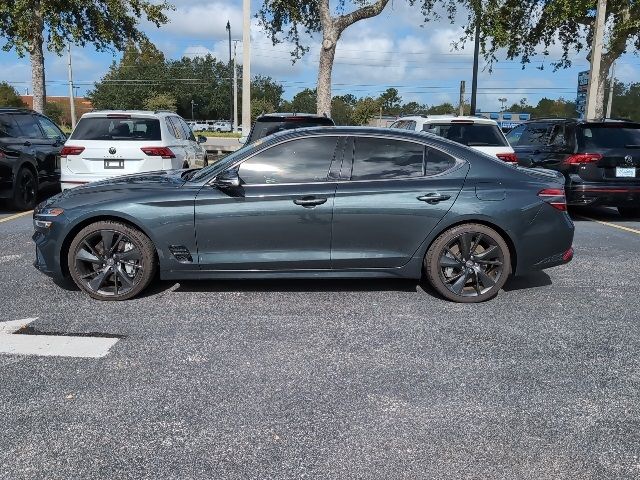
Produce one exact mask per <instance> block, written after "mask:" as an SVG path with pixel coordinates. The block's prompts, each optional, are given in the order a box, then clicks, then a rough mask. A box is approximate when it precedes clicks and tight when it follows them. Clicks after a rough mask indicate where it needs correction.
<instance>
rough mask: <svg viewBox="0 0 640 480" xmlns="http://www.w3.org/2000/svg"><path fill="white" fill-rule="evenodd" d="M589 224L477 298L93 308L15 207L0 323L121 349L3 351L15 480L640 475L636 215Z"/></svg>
mask: <svg viewBox="0 0 640 480" xmlns="http://www.w3.org/2000/svg"><path fill="white" fill-rule="evenodd" d="M584 217H588V218H589V219H586V218H584ZM575 221H576V238H575V245H574V246H575V249H576V257H575V259H574V261H573V262H572V263H570V264H569V265H567V266H563V267H558V268H555V269H551V270H548V271H546V272H542V273H539V274H536V275H531V276H528V277H524V278H517V279H512V280H510V281H509V283H507V285H506V287H505V291H503V292H501V294H500V295H499V296H498V298H497V299H495V300H493V301H491V302H488V303H484V304H480V305H459V304H453V303H449V302H446V301H443V300H441V299H439V298H437V297H435V296H433V295H432V294H430V293H429V292H425V291H424V290H423V289H422V288H421V287H419V286H418V285H416V284H415V283H414V282H405V281H388V280H376V281H352V280H349V281H295V282H294V281H291V282H289V281H261V282H257V281H252V282H237V281H234V282H181V283H167V282H161V283H158V284H156V285H155V286H154V288H152V291H151V293H150V294H148V295H146V296H144V297H142V298H139V299H136V300H133V301H128V302H122V303H109V302H105V303H100V302H96V301H93V300H90V299H89V298H88V297H86V296H85V295H83V294H81V293H80V292H79V291H74V290H65V289H62V288H60V287H58V286H57V285H55V284H54V283H53V282H52V281H51V280H50V279H49V278H47V277H45V276H43V275H41V274H40V273H38V272H37V271H36V270H35V269H34V268H33V267H32V265H31V264H32V261H33V258H32V257H33V250H34V249H33V246H32V242H31V239H30V236H31V233H32V225H31V217H30V215H29V214H27V215H23V216H15V212H8V211H4V210H1V209H0V289H1V292H2V295H3V297H2V301H1V302H0V322H8V321H12V320H18V319H24V318H33V317H37V320H35V321H34V322H32V323H31V324H30V326H31V327H32V333H56V334H62V333H65V334H72V333H76V334H84V335H87V334H95V335H110V336H111V337H112V338H117V342H116V343H115V344H114V345H113V347H111V349H110V351H109V353H108V355H106V356H104V357H102V358H97V359H96V358H62V357H41V356H22V355H0V385H2V388H0V419H1V421H0V478H2V479H5V478H6V479H11V480H14V479H15V480H17V479H40V478H42V479H44V478H47V479H49V478H51V479H88V478H91V479H98V478H104V479H113V478H118V479H141V478H154V479H156V478H163V479H173V478H175V479H178V478H180V479H182V478H197V479H205V478H207V479H209V478H225V479H227V478H231V479H232V478H411V479H415V478H428V479H462V478H483V479H484V478H490V479H514V478H518V479H559V478H571V479H609V478H611V479H613V478H615V479H620V478H640V429H639V427H640V393H639V388H640V373H639V372H640V357H639V356H638V351H640V328H639V324H640V313H639V310H640V298H639V295H638V281H639V280H640V273H639V271H640V261H639V260H638V258H639V253H640V222H630V221H624V220H622V219H621V218H619V217H618V215H617V213H616V212H615V210H609V209H597V210H584V211H580V212H579V216H576V218H575ZM0 342H2V337H0Z"/></svg>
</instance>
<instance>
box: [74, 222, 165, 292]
mask: <svg viewBox="0 0 640 480" xmlns="http://www.w3.org/2000/svg"><path fill="white" fill-rule="evenodd" d="M67 264H68V267H69V273H70V274H71V278H72V279H73V281H74V283H75V284H76V285H77V286H78V287H79V288H80V289H81V290H83V291H85V292H86V293H87V294H89V296H90V297H92V298H95V299H97V300H128V299H130V298H133V297H135V296H136V295H138V294H139V293H140V292H142V291H143V290H144V289H145V288H146V287H147V286H148V285H149V283H151V280H152V279H153V277H154V275H155V272H156V269H157V260H156V255H155V249H154V247H153V243H152V242H151V240H150V239H149V238H148V237H147V236H146V235H145V234H144V233H142V232H141V231H139V230H137V229H135V228H132V227H130V226H129V225H125V224H123V223H120V222H112V221H105V222H96V223H93V224H91V225H88V226H87V227H85V228H83V229H82V230H81V231H80V232H79V233H78V234H77V235H76V236H75V238H74V239H73V241H72V242H71V245H70V247H69V255H68V262H67Z"/></svg>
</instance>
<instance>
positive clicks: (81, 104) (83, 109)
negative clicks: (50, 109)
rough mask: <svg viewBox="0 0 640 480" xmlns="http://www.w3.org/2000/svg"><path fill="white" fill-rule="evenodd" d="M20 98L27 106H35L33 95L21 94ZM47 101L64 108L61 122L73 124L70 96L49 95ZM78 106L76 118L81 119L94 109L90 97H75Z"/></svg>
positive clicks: (68, 124)
mask: <svg viewBox="0 0 640 480" xmlns="http://www.w3.org/2000/svg"><path fill="white" fill-rule="evenodd" d="M20 98H21V99H22V101H23V102H24V104H25V105H26V106H27V108H33V95H20ZM47 103H55V104H57V105H59V106H60V109H61V110H62V118H61V119H60V123H62V124H63V125H67V126H70V125H71V107H70V106H69V97H52V96H49V95H47ZM75 106H76V118H77V119H78V120H80V117H81V116H82V115H84V114H85V113H87V112H91V111H92V110H93V105H92V104H91V101H90V100H89V99H88V98H84V97H75Z"/></svg>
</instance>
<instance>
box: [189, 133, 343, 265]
mask: <svg viewBox="0 0 640 480" xmlns="http://www.w3.org/2000/svg"><path fill="white" fill-rule="evenodd" d="M337 144H338V137H307V138H297V139H293V140H285V141H283V142H281V143H279V144H277V145H273V146H269V147H267V148H265V149H264V150H262V151H260V152H258V153H256V154H254V155H252V156H251V157H249V158H246V159H244V160H243V161H242V162H241V164H240V165H238V166H235V167H233V169H232V170H235V171H237V172H238V178H239V179H240V182H241V186H239V187H230V188H224V189H223V190H221V189H218V188H215V187H212V186H205V187H203V188H202V190H201V191H200V193H199V194H198V196H197V198H196V218H195V220H196V234H197V238H198V252H199V260H200V265H201V268H203V269H207V270H298V269H305V270H307V269H329V268H330V267H331V259H330V255H331V218H332V215H333V203H334V198H335V189H336V182H335V181H328V173H329V171H330V170H332V163H333V162H334V161H335V160H334V159H335V158H336V157H339V159H340V161H341V160H342V155H337V151H338V150H339V149H338V148H337Z"/></svg>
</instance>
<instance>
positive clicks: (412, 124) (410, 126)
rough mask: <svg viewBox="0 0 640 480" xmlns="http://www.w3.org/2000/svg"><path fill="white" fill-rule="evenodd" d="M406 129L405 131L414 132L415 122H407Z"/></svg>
mask: <svg viewBox="0 0 640 480" xmlns="http://www.w3.org/2000/svg"><path fill="white" fill-rule="evenodd" d="M406 129H407V130H415V129H416V122H414V121H413V120H411V121H409V122H407V126H406Z"/></svg>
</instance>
